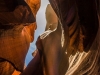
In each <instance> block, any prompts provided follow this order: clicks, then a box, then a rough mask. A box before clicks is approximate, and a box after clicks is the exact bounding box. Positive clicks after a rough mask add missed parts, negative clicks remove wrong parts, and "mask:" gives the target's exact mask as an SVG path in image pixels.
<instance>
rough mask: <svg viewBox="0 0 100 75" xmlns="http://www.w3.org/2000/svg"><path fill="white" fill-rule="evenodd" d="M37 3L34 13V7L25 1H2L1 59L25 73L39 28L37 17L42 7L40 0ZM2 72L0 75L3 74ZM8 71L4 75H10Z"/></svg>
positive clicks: (0, 5) (0, 22) (0, 10)
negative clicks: (26, 59)
mask: <svg viewBox="0 0 100 75" xmlns="http://www.w3.org/2000/svg"><path fill="white" fill-rule="evenodd" d="M28 1H32V0H28ZM33 2H34V0H33ZM35 3H36V2H34V3H33V4H34V6H36V10H34V11H33V10H32V8H33V7H31V6H28V4H27V3H26V2H25V1H24V0H9V1H6V0H1V1H0V59H2V60H3V61H4V63H5V62H6V61H7V62H9V63H11V64H12V65H13V67H14V68H15V69H16V70H18V71H23V67H24V63H25V57H26V54H27V52H28V49H29V46H30V42H32V41H33V40H34V31H35V29H36V27H37V26H36V22H35V16H36V12H37V11H38V9H39V7H40V0H38V2H37V3H38V4H35ZM29 5H30V4H29ZM33 9H34V8H33ZM34 13H35V14H34ZM1 65H2V64H1ZM9 66H11V65H9ZM5 68H6V65H5ZM14 68H11V69H12V70H13V69H14ZM1 70H2V69H0V74H3V73H1V72H2V71H1ZM7 71H8V69H5V70H4V73H5V74H3V75H10V74H6V72H7Z"/></svg>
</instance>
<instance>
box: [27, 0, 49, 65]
mask: <svg viewBox="0 0 100 75" xmlns="http://www.w3.org/2000/svg"><path fill="white" fill-rule="evenodd" d="M47 4H49V1H48V0H41V6H40V9H39V11H38V13H37V15H36V22H37V29H36V31H35V35H34V38H35V39H34V41H33V42H32V43H31V44H30V48H29V51H28V53H27V56H26V60H25V64H26V65H27V64H28V63H29V62H30V61H31V60H32V58H33V56H32V52H33V51H34V50H36V47H35V42H36V40H37V37H38V36H39V35H40V34H42V33H43V32H44V30H45V26H46V19H45V10H46V6H47Z"/></svg>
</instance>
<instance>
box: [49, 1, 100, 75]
mask: <svg viewBox="0 0 100 75" xmlns="http://www.w3.org/2000/svg"><path fill="white" fill-rule="evenodd" d="M49 1H50V3H51V5H52V7H53V9H54V10H55V12H56V14H57V15H58V18H60V21H61V23H62V25H63V28H64V35H65V44H64V47H63V50H65V52H67V55H68V56H69V66H68V69H65V67H67V66H65V65H63V64H62V65H61V66H60V67H59V68H60V71H59V72H60V75H65V74H66V75H84V74H85V75H94V74H96V75H99V74H100V67H98V66H100V64H99V61H100V51H99V50H100V48H99V47H100V43H99V42H100V39H99V36H100V28H99V26H100V18H98V15H99V13H100V4H98V3H100V0H92V1H91V0H88V1H87V0H59V1H58V0H49ZM97 1H98V3H97ZM97 4H98V5H97ZM65 7H66V8H65ZM98 11H99V13H98ZM73 37H74V38H73ZM76 37H77V38H76ZM78 38H79V39H78ZM74 40H75V41H74ZM76 42H77V43H76ZM66 49H67V51H66ZM74 50H75V51H76V52H75V53H74V54H73V51H74ZM65 52H64V53H65ZM64 53H63V54H64ZM63 56H64V55H63ZM64 57H65V58H67V57H66V56H64ZM64 61H65V59H64V58H62V61H61V62H62V63H63V62H64Z"/></svg>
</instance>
